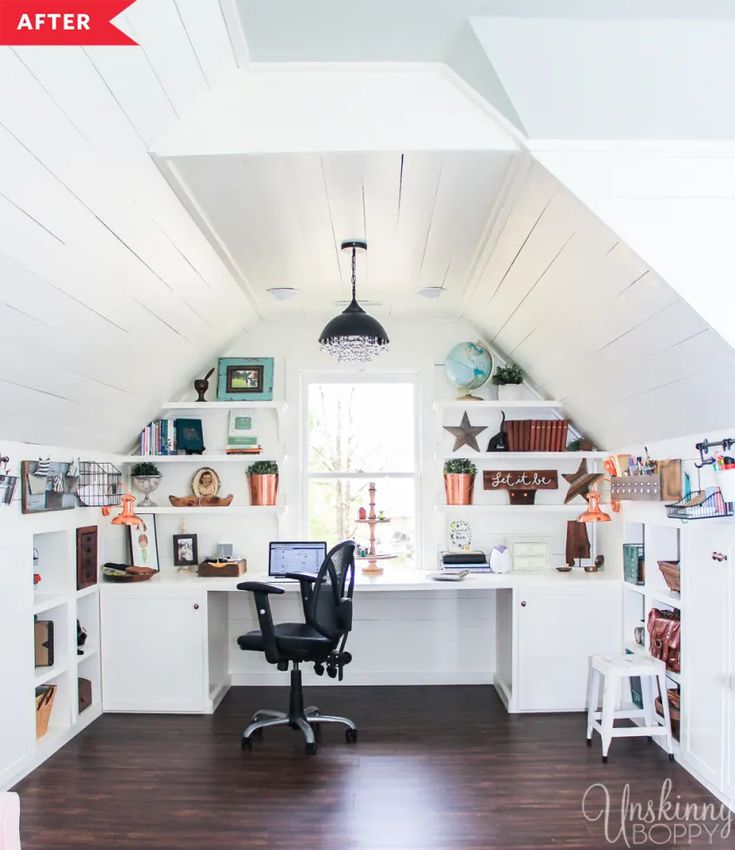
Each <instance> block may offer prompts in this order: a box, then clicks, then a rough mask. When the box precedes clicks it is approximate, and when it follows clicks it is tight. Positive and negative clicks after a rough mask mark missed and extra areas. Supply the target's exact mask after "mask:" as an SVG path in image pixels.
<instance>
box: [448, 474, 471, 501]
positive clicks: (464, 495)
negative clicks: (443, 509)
mask: <svg viewBox="0 0 735 850" xmlns="http://www.w3.org/2000/svg"><path fill="white" fill-rule="evenodd" d="M474 485H475V476H474V475H470V474H469V473H467V472H461V473H458V472H447V473H445V474H444V492H445V493H446V495H447V504H448V505H471V504H472V488H473V487H474Z"/></svg>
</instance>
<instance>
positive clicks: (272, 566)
mask: <svg viewBox="0 0 735 850" xmlns="http://www.w3.org/2000/svg"><path fill="white" fill-rule="evenodd" d="M326 555H327V544H326V543H311V542H308V543H306V542H305V543H281V542H278V543H271V545H270V554H269V558H268V575H269V576H276V577H282V576H285V575H286V573H318V572H319V567H321V565H322V563H323V561H324V558H325V557H326Z"/></svg>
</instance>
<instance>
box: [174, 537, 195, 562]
mask: <svg viewBox="0 0 735 850" xmlns="http://www.w3.org/2000/svg"><path fill="white" fill-rule="evenodd" d="M198 563H199V559H198V552H197V536H196V534H174V566H176V567H194V566H196V565H197V564H198Z"/></svg>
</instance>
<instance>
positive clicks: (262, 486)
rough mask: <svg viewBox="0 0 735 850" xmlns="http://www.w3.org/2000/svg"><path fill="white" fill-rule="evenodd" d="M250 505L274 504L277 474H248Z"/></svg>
mask: <svg viewBox="0 0 735 850" xmlns="http://www.w3.org/2000/svg"><path fill="white" fill-rule="evenodd" d="M248 482H249V484H250V504H251V505H260V506H264V505H275V503H276V496H278V475H277V474H276V473H273V474H270V475H248Z"/></svg>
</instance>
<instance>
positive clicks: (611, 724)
mask: <svg viewBox="0 0 735 850" xmlns="http://www.w3.org/2000/svg"><path fill="white" fill-rule="evenodd" d="M633 676H639V677H640V680H641V691H642V694H643V708H633V709H622V710H620V711H616V710H615V706H616V704H617V701H618V696H619V695H620V693H621V689H620V681H621V680H622V679H628V680H629V679H630V678H631V677H633ZM601 682H604V688H603V692H602V711H598V710H597V706H598V705H599V699H600V684H601ZM656 686H657V687H658V691H659V694H660V696H661V704H662V706H663V712H664V716H663V717H661V716H660V715H659V714H658V713H657V712H656V706H655V702H654V701H655V687H656ZM588 696H589V701H588V708H587V745H588V746H591V745H592V732H593V731H595V730H596V731H597V732H599V733H600V736H601V738H602V760H603V762H606V761H607V753H608V750H609V749H610V743H611V742H612V739H613V738H632V737H638V736H641V735H645V736H647V737H648V738H649V740H652V739H653V737H654V736H657V737H664V738H665V739H666V752H667V753H668V754H669V758H670V759H671V760H672V761H673V759H674V747H673V742H672V738H671V716H670V714H669V699H668V695H667V693H666V665H665V664H664V662H663V661H659V660H658V659H657V658H650V657H648V658H646V657H645V656H642V655H593V656H592V659H591V662H590V680H589V695H588ZM637 718H642V719H643V721H644V724H643V725H641V726H637V725H634V726H615V721H616V720H633V719H637Z"/></svg>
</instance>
